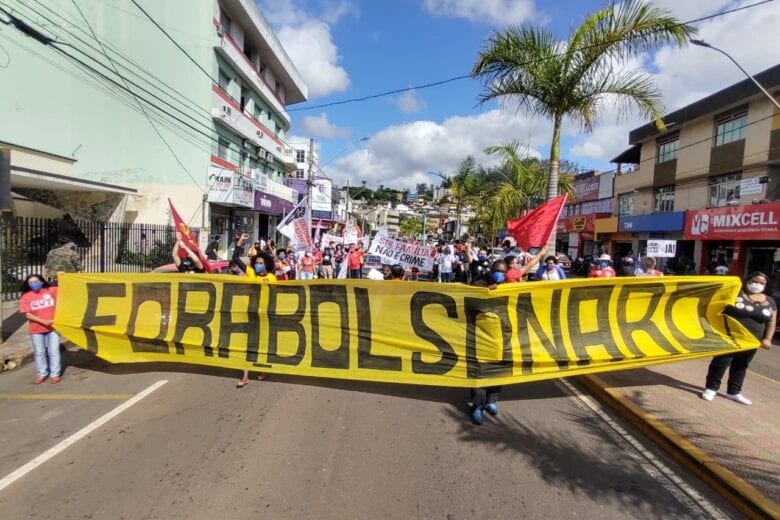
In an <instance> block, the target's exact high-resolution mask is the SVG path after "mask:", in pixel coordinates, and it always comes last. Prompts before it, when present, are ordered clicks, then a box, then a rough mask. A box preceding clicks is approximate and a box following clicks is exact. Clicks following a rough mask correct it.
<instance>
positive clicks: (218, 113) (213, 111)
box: [211, 108, 222, 117]
mask: <svg viewBox="0 0 780 520" xmlns="http://www.w3.org/2000/svg"><path fill="white" fill-rule="evenodd" d="M211 115H212V117H219V116H221V115H222V109H220V108H212V109H211Z"/></svg>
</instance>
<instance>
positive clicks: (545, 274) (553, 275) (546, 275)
mask: <svg viewBox="0 0 780 520" xmlns="http://www.w3.org/2000/svg"><path fill="white" fill-rule="evenodd" d="M560 279H561V277H560V276H559V275H558V270H557V269H553V270H552V271H548V270H547V269H545V270H544V271H542V280H560Z"/></svg>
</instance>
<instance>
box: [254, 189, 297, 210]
mask: <svg viewBox="0 0 780 520" xmlns="http://www.w3.org/2000/svg"><path fill="white" fill-rule="evenodd" d="M254 202H255V204H254V209H255V211H259V212H260V213H264V214H266V215H281V214H282V213H287V212H289V211H291V210H292V209H293V204H292V202H290V201H288V200H284V199H282V198H280V197H277V196H276V195H270V194H268V193H264V192H262V191H255V200H254Z"/></svg>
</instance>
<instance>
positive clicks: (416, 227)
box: [398, 217, 422, 238]
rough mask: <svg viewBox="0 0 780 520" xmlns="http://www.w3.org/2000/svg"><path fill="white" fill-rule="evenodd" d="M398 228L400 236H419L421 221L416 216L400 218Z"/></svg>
mask: <svg viewBox="0 0 780 520" xmlns="http://www.w3.org/2000/svg"><path fill="white" fill-rule="evenodd" d="M398 228H399V229H398V233H399V234H400V236H401V237H402V238H419V236H420V233H422V222H421V221H420V219H418V218H414V217H409V218H405V219H404V220H402V221H401V224H400V225H399V226H398Z"/></svg>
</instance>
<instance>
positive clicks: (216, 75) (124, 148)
mask: <svg viewBox="0 0 780 520" xmlns="http://www.w3.org/2000/svg"><path fill="white" fill-rule="evenodd" d="M131 8H132V7H131ZM84 9H85V16H86V18H87V19H88V20H89V23H90V25H91V27H90V28H91V30H93V31H94V32H95V33H96V34H97V35H98V37H99V38H100V39H101V41H102V42H103V45H104V46H103V48H101V47H98V46H97V45H95V44H94V43H95V42H94V40H92V39H91V36H90V33H89V32H87V31H86V30H85V31H83V32H79V28H81V27H84V23H83V20H79V18H78V14H76V13H74V12H72V10H70V9H68V8H64V9H56V10H55V9H53V8H52V7H49V6H46V5H45V4H43V3H41V4H38V5H34V6H28V5H27V4H25V5H21V4H20V5H19V8H18V9H17V10H15V15H16V16H18V17H19V18H20V19H22V20H24V21H25V22H26V23H29V24H30V25H32V26H34V27H38V28H41V30H42V31H44V32H45V33H46V34H47V35H49V36H51V37H53V38H57V39H58V40H59V41H61V42H64V43H67V44H68V45H67V47H68V48H69V49H70V50H71V52H72V53H73V55H75V56H80V57H81V58H80V59H82V60H83V61H85V62H88V63H89V64H90V66H92V67H93V68H95V69H96V70H99V72H100V73H101V74H102V75H103V76H100V75H98V74H97V73H90V72H88V71H87V70H85V69H84V68H83V67H82V66H81V65H79V64H77V63H75V62H74V61H73V60H72V59H70V58H68V57H66V56H64V55H62V54H60V53H58V52H57V51H55V50H53V49H52V48H51V47H48V46H44V45H42V44H41V43H39V42H37V41H35V40H33V39H31V38H29V37H27V36H25V35H23V34H22V33H20V32H18V31H10V30H8V31H4V32H3V36H4V38H5V40H4V44H7V45H4V47H5V46H7V47H9V54H10V57H11V61H10V63H9V66H8V70H7V71H4V72H5V73H4V74H2V75H0V90H1V91H2V92H3V96H0V119H2V120H4V121H13V122H14V124H10V125H3V127H2V129H0V141H4V142H9V143H15V144H16V145H18V146H22V147H28V148H30V149H35V150H43V151H45V152H46V153H50V154H53V155H59V156H63V157H68V158H72V159H74V166H73V176H74V177H76V178H80V179H84V180H88V181H95V182H101V183H105V184H110V185H112V186H120V187H122V188H126V189H127V191H129V192H130V193H132V194H130V195H127V196H126V198H125V200H124V203H123V204H119V205H117V207H116V209H115V211H114V213H113V214H112V217H111V218H112V219H113V220H118V221H125V222H144V223H150V224H157V223H165V222H166V220H167V215H166V213H167V199H168V198H169V197H170V198H171V200H172V201H173V202H174V204H175V205H176V207H177V209H178V210H179V213H181V215H182V216H183V217H184V219H185V220H187V221H188V222H189V223H190V224H191V226H192V227H194V228H202V229H203V233H201V240H202V241H205V240H206V239H207V235H215V234H219V235H221V236H222V237H223V241H224V242H225V245H226V243H227V241H228V240H229V239H230V237H231V236H232V235H233V234H234V233H236V232H238V231H247V232H249V233H250V234H251V235H252V236H254V237H258V236H260V237H263V236H269V235H270V234H271V233H272V232H273V231H274V229H275V224H276V219H277V218H278V217H280V216H281V215H282V214H283V213H284V212H285V211H288V210H289V209H290V208H292V206H293V203H294V202H295V198H296V197H295V192H294V190H292V188H290V187H288V186H285V184H284V182H283V179H284V176H285V174H286V173H290V172H294V171H295V158H294V157H293V156H292V151H291V148H290V147H289V145H288V144H287V143H286V133H287V132H288V130H289V128H290V116H289V114H288V113H287V111H286V107H287V106H288V105H290V104H294V103H299V102H302V101H305V100H306V98H307V95H308V91H307V87H306V85H305V83H304V82H303V80H302V78H301V76H300V74H299V73H298V71H297V70H296V69H295V66H294V64H293V63H292V61H291V60H290V58H289V56H288V55H287V53H286V52H285V51H284V49H283V48H282V45H281V44H280V42H279V40H278V39H277V37H276V35H275V34H274V32H273V30H272V29H271V27H270V25H269V24H268V22H267V21H266V20H265V18H264V17H263V15H262V13H261V12H260V11H259V9H258V7H257V5H256V3H255V2H254V1H252V0H166V2H151V3H147V5H146V6H145V9H146V10H147V12H148V13H149V15H150V16H151V17H152V18H153V19H154V20H155V22H157V24H159V25H160V26H161V27H163V28H164V30H165V31H166V32H167V33H168V35H170V37H171V38H173V39H174V40H175V41H176V43H177V44H178V45H179V46H181V48H182V49H184V50H183V51H182V50H181V49H179V48H178V47H177V45H175V44H174V43H173V42H171V41H170V40H169V39H168V37H167V36H166V35H165V34H163V32H162V31H161V30H160V29H159V28H158V27H157V26H155V24H153V23H152V22H151V21H150V20H149V19H147V18H146V17H145V15H143V14H142V13H141V12H140V11H139V12H137V13H132V12H128V10H127V9H124V8H123V9H119V8H117V7H116V6H114V5H112V4H111V3H102V2H96V3H93V4H91V5H90V6H87V7H85V8H84ZM74 20H76V21H78V23H76V21H74ZM103 49H105V53H104V52H103ZM76 51H77V52H76ZM109 56H110V57H111V60H109V59H108V57H109ZM112 62H113V64H114V66H112ZM193 62H195V63H193ZM120 75H121V76H120ZM106 78H109V79H111V80H114V83H111V82H110V81H109V80H108V79H106ZM123 86H124V87H123ZM128 90H130V91H132V93H130V92H128ZM141 107H143V108H141ZM150 120H151V121H153V122H154V125H153V124H152V123H150ZM43 191H44V190H41V193H40V194H39V195H40V196H41V197H44V196H45V194H44V193H43ZM25 196H26V197H28V198H31V199H34V198H35V197H36V195H35V194H34V193H30V192H29V190H28V192H26V193H25ZM39 202H44V201H43V200H40V201H39Z"/></svg>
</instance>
